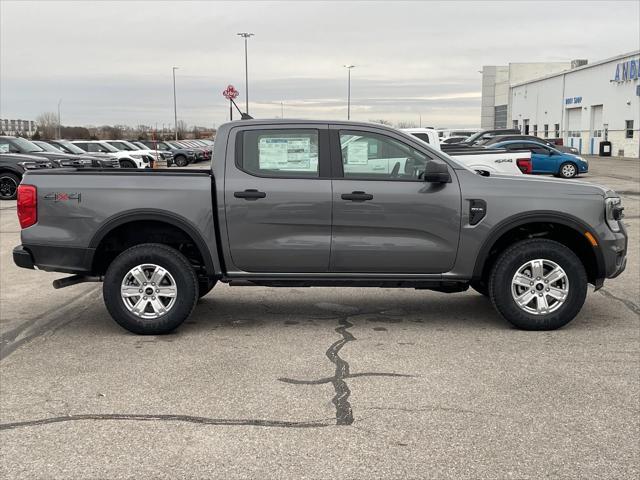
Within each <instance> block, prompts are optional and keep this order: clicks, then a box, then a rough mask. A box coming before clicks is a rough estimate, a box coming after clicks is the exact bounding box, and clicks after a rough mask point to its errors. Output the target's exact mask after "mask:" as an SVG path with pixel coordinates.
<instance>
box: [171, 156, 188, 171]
mask: <svg viewBox="0 0 640 480" xmlns="http://www.w3.org/2000/svg"><path fill="white" fill-rule="evenodd" d="M173 162H174V163H175V164H176V167H180V168H182V167H186V166H187V165H189V160H187V157H185V156H184V155H178V156H177V157H173Z"/></svg>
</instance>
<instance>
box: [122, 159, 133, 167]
mask: <svg viewBox="0 0 640 480" xmlns="http://www.w3.org/2000/svg"><path fill="white" fill-rule="evenodd" d="M120 168H136V164H135V163H133V162H132V161H131V160H120Z"/></svg>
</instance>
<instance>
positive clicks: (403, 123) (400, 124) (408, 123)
mask: <svg viewBox="0 0 640 480" xmlns="http://www.w3.org/2000/svg"><path fill="white" fill-rule="evenodd" d="M397 127H398V128H416V127H417V125H416V122H411V121H406V120H401V121H399V122H398V124H397Z"/></svg>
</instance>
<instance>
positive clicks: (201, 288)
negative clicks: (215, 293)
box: [198, 278, 218, 298]
mask: <svg viewBox="0 0 640 480" xmlns="http://www.w3.org/2000/svg"><path fill="white" fill-rule="evenodd" d="M216 283H218V281H217V280H211V279H210V278H201V279H199V280H198V298H202V297H204V296H205V295H206V294H207V293H209V292H210V291H211V290H213V287H215V286H216Z"/></svg>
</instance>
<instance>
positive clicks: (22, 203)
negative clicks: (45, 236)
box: [18, 185, 38, 228]
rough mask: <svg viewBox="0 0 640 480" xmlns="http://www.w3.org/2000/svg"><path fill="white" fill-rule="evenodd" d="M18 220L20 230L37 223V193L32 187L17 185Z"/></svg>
mask: <svg viewBox="0 0 640 480" xmlns="http://www.w3.org/2000/svg"><path fill="white" fill-rule="evenodd" d="M18 220H20V226H21V227H22V228H27V227H30V226H31V225H33V224H34V223H36V222H37V221H38V191H37V190H36V187H34V186H33V185H18Z"/></svg>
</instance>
